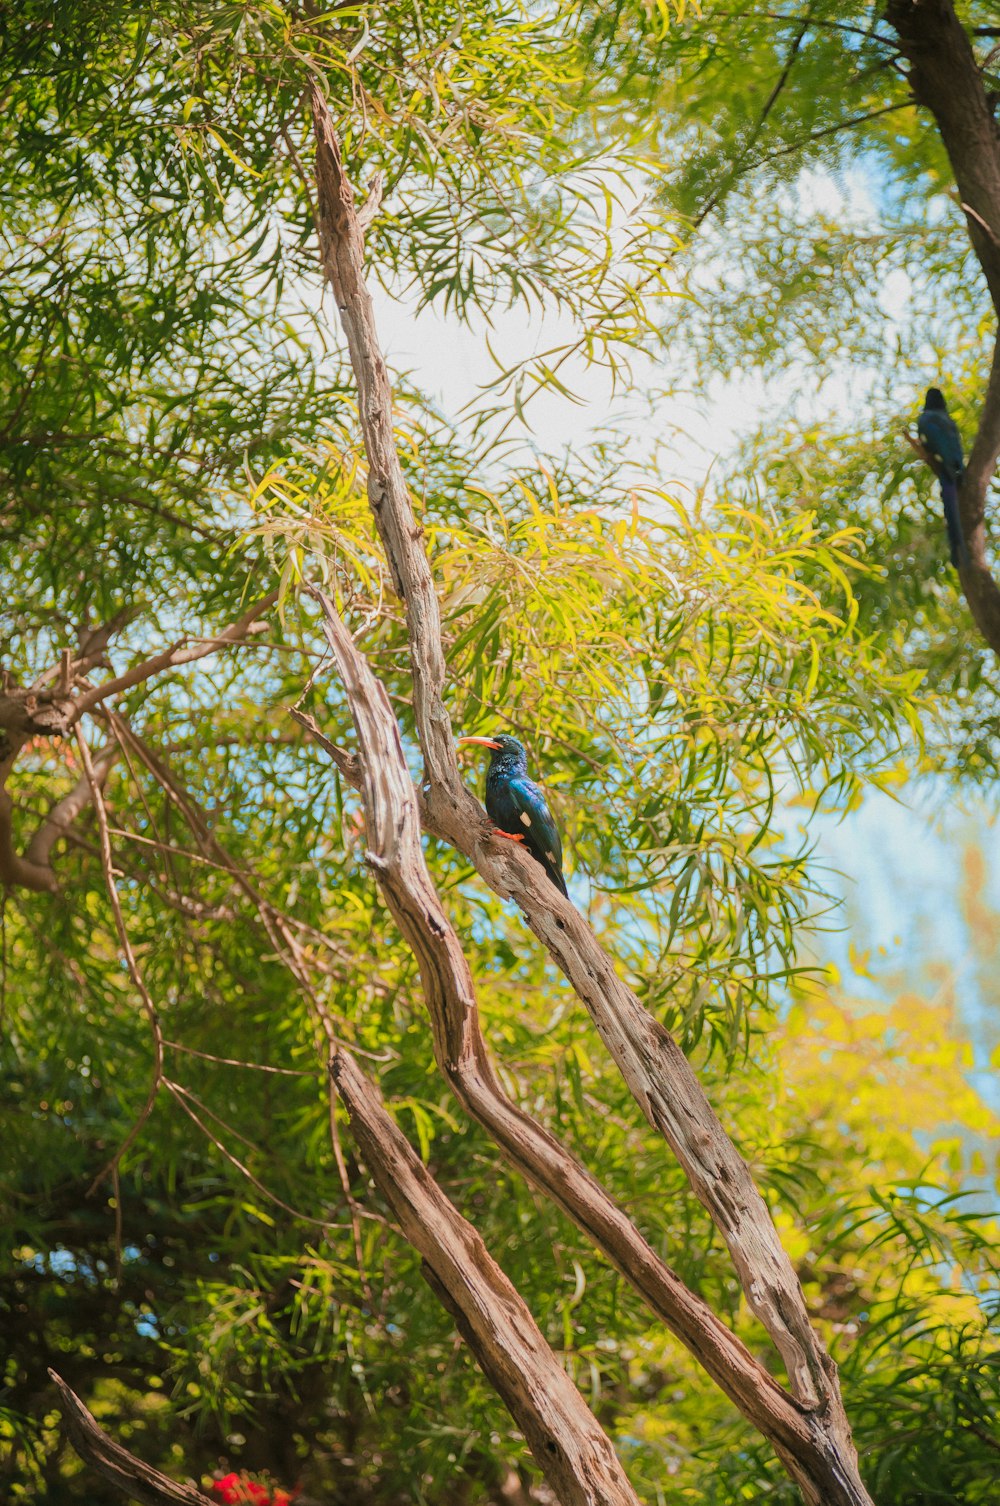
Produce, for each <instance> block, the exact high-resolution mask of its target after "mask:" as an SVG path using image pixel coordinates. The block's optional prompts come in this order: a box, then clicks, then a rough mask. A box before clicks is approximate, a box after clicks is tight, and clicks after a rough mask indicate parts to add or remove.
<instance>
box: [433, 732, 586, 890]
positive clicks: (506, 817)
mask: <svg viewBox="0 0 1000 1506" xmlns="http://www.w3.org/2000/svg"><path fill="white" fill-rule="evenodd" d="M458 741H459V744H460V745H461V744H463V743H478V744H479V745H480V746H481V747H483V748H490V749H492V755H493V756H492V757H491V759H490V766H489V768H488V769H487V771H486V814H487V815H488V816H489V818H490V820H491V821H493V822H494V823H495V824H496V831H495V833H494V835H496V836H498V837H509V838H510V839H511V841H512V842H523V843H524V845H525V847H526V848H527V849H528V851H529V852H530V853H531V856H532V857H533V858H535V859H536V860H537V861H538V862H539V863H541V865H542V867H543V868H544V869H545V872H546V873H547V874H548V876H549V878H550V879H551V880H552V882H553V883H554V884H555V886H556V888H557V889H558V890H560V892H561V893H563V894H566V897H567V899H568V898H569V895H568V894H567V891H566V881H565V879H564V878H563V875H562V842H561V841H560V840H559V833H558V831H557V830H556V823H555V822H554V821H553V819H552V812H551V811H550V810H549V808H548V806H547V805H546V803H545V796H544V795H543V794H542V792H541V790H540V789H539V788H538V785H537V784H536V783H535V781H534V780H533V779H529V778H528V755H527V753H526V752H525V751H524V744H523V743H519V742H518V740H517V738H516V737H508V736H507V735H506V733H501V734H500V735H499V736H497V737H460V738H459V739H458Z"/></svg>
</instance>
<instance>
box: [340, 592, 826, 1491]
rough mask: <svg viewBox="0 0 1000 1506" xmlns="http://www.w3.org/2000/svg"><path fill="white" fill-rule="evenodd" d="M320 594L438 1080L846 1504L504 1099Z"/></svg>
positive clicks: (698, 1306)
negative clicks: (413, 961) (415, 968)
mask: <svg viewBox="0 0 1000 1506" xmlns="http://www.w3.org/2000/svg"><path fill="white" fill-rule="evenodd" d="M315 594H316V596H317V597H318V599H319V601H320V603H321V605H322V608H323V612H324V617H325V620H326V622H325V625H326V632H327V638H328V641H329V643H330V646H331V648H332V650H333V654H334V658H335V660H336V662H337V666H338V669H339V671H340V674H341V678H342V680H343V683H344V686H345V689H346V692H347V699H348V704H349V705H350V708H351V714H352V717H353V719H354V724H355V729H356V731H357V734H358V740H359V743H360V746H361V748H362V750H363V754H362V757H361V759H360V760H359V759H355V760H354V770H355V771H356V778H357V784H358V787H359V788H360V789H361V790H362V793H363V795H364V806H365V813H366V823H367V829H368V841H369V848H370V850H369V853H368V861H369V863H370V864H371V866H372V867H373V869H374V871H375V873H376V874H377V876H378V882H379V886H380V888H381V889H382V892H383V894H384V895H385V898H386V903H387V904H388V907H389V909H390V911H391V912H392V915H393V917H394V919H395V920H396V922H397V924H398V925H399V928H400V930H401V932H402V933H403V935H404V937H405V938H406V940H407V941H408V943H409V944H410V946H411V947H412V949H413V952H414V955H415V956H416V958H417V962H418V965H419V968H420V977H421V983H422V985H423V992H424V999H425V1003H426V1005H427V1011H428V1014H429V1016H430V1020H431V1026H432V1032H433V1042H434V1052H435V1057H436V1059H437V1062H438V1066H439V1067H440V1069H441V1071H442V1073H443V1075H444V1076H445V1077H446V1078H447V1080H448V1082H449V1083H450V1084H451V1087H452V1089H453V1091H454V1093H455V1095H456V1097H457V1098H458V1100H459V1102H460V1103H461V1104H462V1105H463V1107H464V1108H465V1109H466V1110H467V1112H468V1113H469V1114H470V1115H471V1116H472V1118H474V1119H475V1120H477V1122H478V1123H479V1124H481V1125H482V1126H483V1127H484V1128H485V1129H486V1130H487V1131H488V1133H489V1134H490V1135H491V1136H492V1137H493V1139H494V1141H495V1142H496V1143H497V1144H498V1145H499V1146H500V1148H501V1150H502V1151H503V1153H504V1155H505V1157H506V1159H507V1160H508V1161H509V1162H510V1163H511V1164H512V1165H513V1166H514V1167H516V1168H517V1170H518V1171H520V1173H521V1174H522V1175H523V1176H525V1177H526V1178H527V1179H528V1180H529V1181H530V1182H532V1183H533V1184H534V1185H535V1186H537V1187H538V1188H540V1189H541V1190H542V1191H543V1192H544V1193H545V1194H546V1195H547V1196H548V1197H550V1198H551V1199H552V1201H553V1202H554V1203H555V1204H556V1205H557V1206H558V1207H559V1208H561V1209H562V1210H563V1212H564V1213H566V1214H567V1215H568V1216H569V1217H570V1218H571V1219H572V1220H573V1221H574V1223H575V1224H576V1225H577V1227H578V1228H580V1229H581V1230H582V1231H583V1233H584V1234H585V1235H586V1236H587V1237H588V1238H589V1239H591V1240H592V1242H593V1243H594V1244H595V1245H596V1246H597V1248H598V1249H599V1250H600V1251H601V1252H602V1253H603V1254H604V1255H605V1256H606V1257H607V1258H608V1259H609V1260H610V1261H611V1262H612V1264H613V1265H614V1266H615V1267H616V1268H617V1269H618V1270H619V1271H620V1272H621V1273H622V1275H623V1276H624V1277H625V1279H626V1280H627V1281H628V1282H629V1283H630V1284H631V1286H632V1287H633V1288H634V1289H635V1291H637V1292H638V1294H639V1295H640V1297H642V1299H643V1300H644V1301H645V1302H646V1304H647V1306H648V1307H649V1309H650V1311H651V1312H652V1313H653V1314H654V1315H655V1316H656V1317H657V1318H659V1319H661V1320H662V1321H663V1322H664V1323H665V1324H666V1325H667V1326H668V1327H669V1328H670V1330H671V1332H673V1333H674V1334H676V1335H677V1337H678V1338H679V1339H680V1340H681V1342H682V1343H683V1344H684V1345H685V1347H686V1348H687V1349H688V1350H689V1351H690V1353H691V1354H693V1355H694V1357H695V1359H696V1360H698V1361H699V1363H700V1364H701V1365H703V1367H704V1368H705V1370H706V1372H707V1373H708V1374H709V1375H710V1376H711V1377H712V1379H713V1380H714V1381H715V1382H716V1384H717V1385H718V1386H719V1387H720V1388H721V1390H722V1391H723V1392H724V1393H725V1394H726V1395H727V1396H728V1397H729V1398H730V1399H731V1400H732V1401H733V1402H734V1403H735V1405H736V1406H737V1407H738V1408H739V1409H740V1411H742V1412H743V1414H744V1416H746V1417H747V1418H749V1420H750V1421H751V1422H752V1423H753V1424H754V1426H756V1427H757V1428H759V1430H760V1431H761V1433H763V1435H764V1436H765V1437H766V1438H768V1439H769V1440H770V1442H771V1443H772V1445H773V1447H774V1448H775V1450H776V1452H777V1453H778V1454H779V1456H780V1457H781V1458H782V1460H783V1461H784V1463H785V1465H786V1467H787V1468H788V1470H789V1473H790V1474H791V1475H792V1476H793V1478H794V1479H796V1480H797V1481H798V1483H799V1485H800V1486H801V1488H802V1490H803V1493H804V1495H805V1498H806V1500H807V1501H809V1502H815V1503H817V1506H822V1503H827V1502H830V1503H833V1502H835V1501H838V1500H840V1499H841V1497H836V1496H834V1495H831V1494H828V1493H826V1491H825V1480H824V1472H823V1469H822V1468H821V1467H820V1468H818V1467H817V1466H818V1457H819V1453H818V1449H817V1442H818V1440H817V1438H816V1436H815V1434H814V1432H813V1429H812V1420H811V1419H810V1418H808V1417H807V1416H804V1415H803V1413H802V1411H801V1410H800V1409H799V1408H798V1407H797V1406H796V1405H795V1403H794V1402H793V1401H792V1400H791V1398H790V1397H789V1396H788V1395H787V1394H786V1393H785V1392H784V1391H783V1390H782V1388H781V1387H780V1386H779V1385H778V1383H777V1382H776V1381H775V1380H774V1378H773V1377H772V1376H771V1375H769V1374H768V1372H767V1371H766V1370H765V1368H764V1367H763V1365H761V1364H760V1363H759V1361H758V1360H756V1359H755V1358H754V1356H753V1355H752V1354H751V1353H750V1352H749V1350H747V1349H746V1347H745V1346H744V1345H743V1344H742V1343H741V1341H740V1340H739V1339H738V1338H737V1337H736V1336H735V1334H733V1333H731V1332H730V1330H729V1329H728V1328H727V1327H726V1326H725V1324H724V1323H722V1322H721V1321H720V1320H719V1318H717V1317H716V1315H715V1313H713V1311H712V1309H711V1308H710V1307H709V1306H708V1304H707V1303H705V1302H703V1301H702V1300H701V1298H699V1297H697V1296H695V1294H694V1293H693V1292H691V1291H689V1290H688V1288H687V1287H686V1286H685V1285H684V1283H683V1281H682V1280H681V1279H680V1277H679V1276H677V1275H676V1273H675V1272H674V1271H672V1270H671V1269H670V1267H669V1266H668V1265H666V1263H665V1262H664V1261H663V1260H661V1259H660V1257H659V1256H658V1255H657V1254H656V1253H655V1251H654V1250H653V1249H652V1247H651V1246H650V1245H649V1244H648V1243H647V1241H646V1240H645V1239H644V1238H643V1237H642V1235H641V1234H640V1233H639V1231H638V1230H637V1229H636V1227H635V1225H634V1224H633V1223H632V1222H631V1220H630V1219H629V1218H628V1216H627V1214H626V1213H625V1212H624V1210H623V1209H622V1208H621V1207H620V1206H619V1205H618V1204H617V1203H616V1202H615V1201H614V1199H613V1198H611V1197H610V1195H609V1194H608V1193H607V1191H606V1190H605V1189H604V1187H602V1186H601V1184H600V1183H599V1182H598V1181H597V1179H596V1178H595V1177H593V1176H592V1175H591V1174H590V1172H589V1171H587V1170H586V1168H585V1167H584V1166H582V1165H581V1164H580V1162H579V1161H577V1160H576V1158H575V1157H574V1156H572V1155H571V1154H570V1152H569V1151H567V1150H566V1148H565V1146H563V1145H562V1144H561V1143H560V1142H559V1141H558V1140H557V1139H556V1138H555V1136H553V1135H551V1134H550V1133H549V1132H548V1131H547V1130H545V1129H543V1128H542V1127H541V1126H540V1125H539V1124H537V1123H536V1121H535V1120H534V1119H533V1118H532V1117H531V1116H530V1115H529V1114H526V1113H525V1112H524V1111H523V1110H522V1109H520V1108H519V1107H518V1105H517V1104H516V1103H514V1102H513V1101H512V1100H511V1099H510V1098H509V1097H508V1096H507V1095H506V1094H505V1093H504V1092H503V1090H502V1088H501V1086H500V1084H499V1081H498V1079H497V1076H496V1073H495V1071H494V1067H493V1062H492V1059H491V1057H490V1055H489V1051H488V1049H487V1046H486V1042H485V1040H484V1038H483V1034H482V1029H481V1025H480V1019H479V1007H478V1003H477V1000H476V993H475V985H474V982H473V978H472V973H471V971H470V968H469V964H468V962H467V960H466V957H465V955H464V953H463V950H462V946H461V942H460V941H459V938H458V936H457V935H456V933H455V930H454V928H453V926H452V925H451V922H450V921H449V919H448V917H447V915H446V914H445V912H444V911H443V909H442V907H441V904H440V900H439V897H438V895H437V893H436V891H435V889H434V885H433V881H432V879H431V876H430V873H429V872H428V870H427V866H426V863H425V860H424V857H423V852H422V849H421V844H420V817H419V814H418V796H417V792H416V790H415V789H414V787H413V784H412V782H411V779H410V775H409V771H408V769H407V765H406V760H405V757H404V754H403V749H402V745H401V743H400V740H399V731H398V726H397V722H396V718H395V715H394V713H393V710H392V707H391V705H390V703H389V699H388V696H387V695H386V692H385V689H384V687H383V686H382V685H381V683H380V682H379V681H378V680H377V679H376V678H375V676H374V675H373V674H372V671H371V669H370V667H369V666H368V664H367V663H366V661H365V660H364V658H363V657H362V656H361V654H360V653H359V652H358V649H357V647H356V645H355V644H354V641H353V639H352V638H351V636H350V634H349V633H348V631H347V629H346V628H345V626H344V624H343V623H342V622H341V620H340V618H339V616H338V615H337V612H336V609H335V608H334V606H333V603H332V602H331V601H330V600H329V599H328V598H327V597H325V596H324V595H323V594H322V593H320V592H316V593H315ZM340 751H342V750H340ZM425 824H426V823H425ZM843 1499H850V1498H849V1497H844V1498H843Z"/></svg>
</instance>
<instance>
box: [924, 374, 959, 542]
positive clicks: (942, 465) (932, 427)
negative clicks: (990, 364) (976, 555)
mask: <svg viewBox="0 0 1000 1506" xmlns="http://www.w3.org/2000/svg"><path fill="white" fill-rule="evenodd" d="M917 433H918V434H919V436H920V441H921V443H922V444H923V446H924V449H925V450H926V451H927V453H928V455H929V457H930V463H931V469H932V470H933V472H934V474H935V476H936V477H937V478H938V484H939V485H940V487H941V501H942V503H943V505H944V520H945V523H946V524H947V527H948V546H949V548H950V550H951V562H952V564H953V565H954V566H955V568H956V569H958V568H959V567H961V568H962V569H965V567H966V566H967V565H968V563H969V553H968V550H967V549H966V547H965V539H964V537H963V535H962V521H961V518H960V517H959V514H958V488H959V486H960V485H961V482H962V477H963V476H964V475H965V459H964V456H963V455H962V436H961V435H960V434H959V432H958V425H957V424H956V422H955V420H954V419H953V418H952V417H951V416H950V414H949V412H948V405H947V403H946V402H945V400H944V394H943V393H942V392H941V389H940V388H939V387H928V389H927V396H926V397H925V398H924V411H923V413H921V415H920V417H919V418H918V419H917Z"/></svg>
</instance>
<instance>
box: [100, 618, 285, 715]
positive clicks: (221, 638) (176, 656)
mask: <svg viewBox="0 0 1000 1506" xmlns="http://www.w3.org/2000/svg"><path fill="white" fill-rule="evenodd" d="M277 599H278V591H277V589H275V590H273V591H268V593H267V595H266V596H262V597H261V599H260V601H258V602H255V603H254V605H253V606H252V607H251V608H250V610H249V611H248V612H244V614H243V616H242V617H240V618H239V620H238V621H236V622H234V623H232V624H231V626H230V627H227V628H223V630H222V632H221V633H219V634H218V635H217V636H216V637H214V638H198V639H195V640H194V641H192V640H191V639H190V638H181V639H180V640H179V641H178V642H177V643H174V644H172V645H171V647H170V648H167V649H164V650H163V652H162V653H159V654H154V656H153V658H152V659H147V660H145V662H144V663H142V664H135V665H133V666H132V668H131V669H127V670H126V671H125V673H124V674H120V675H116V676H115V678H114V679H113V680H106V681H105V682H104V684H103V685H95V686H94V687H93V689H91V690H87V691H85V692H84V694H83V695H81V696H79V697H78V699H77V701H76V711H75V714H74V717H73V720H74V721H77V720H78V719H79V718H80V717H81V716H82V715H83V713H84V712H85V711H89V710H90V709H91V707H93V706H98V705H100V703H101V702H102V701H106V700H108V699H109V698H110V697H111V696H115V695H120V694H121V693H122V691H123V690H131V689H132V687H133V685H140V684H141V683H142V681H143V680H148V679H150V678H151V677H152V676H153V675H158V674H159V673H160V672H161V670H164V669H175V668H176V667H177V665H179V664H191V663H193V662H194V661H195V660H196V659H204V658H205V657H206V656H207V655H208V654H214V653H217V652H218V650H219V649H220V648H227V647H229V646H230V645H232V644H234V643H241V642H242V641H243V639H244V638H245V637H246V636H247V634H248V633H249V632H250V631H251V630H252V628H253V626H254V624H255V623H256V622H258V621H259V619H260V618H261V617H263V615H264V613H265V612H266V611H267V610H268V608H269V607H271V606H273V605H274V603H275V602H276V601H277Z"/></svg>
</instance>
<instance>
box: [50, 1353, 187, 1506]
mask: <svg viewBox="0 0 1000 1506" xmlns="http://www.w3.org/2000/svg"><path fill="white" fill-rule="evenodd" d="M49 1376H50V1377H51V1379H52V1382H53V1384H54V1385H55V1387H56V1390H57V1391H58V1392H59V1399H60V1402H61V1403H62V1419H63V1426H64V1428H65V1429H66V1436H67V1437H68V1438H69V1441H70V1443H71V1444H72V1445H73V1448H74V1449H75V1450H76V1452H77V1453H78V1454H79V1456H80V1458H81V1459H82V1460H83V1462H84V1464H88V1465H89V1466H90V1468H91V1469H92V1470H94V1471H96V1473H97V1474H99V1475H103V1477H104V1479H105V1480H109V1481H110V1482H111V1484H112V1485H113V1486H114V1487H115V1489H116V1490H120V1491H121V1492H122V1494H123V1495H126V1496H128V1498H129V1499H130V1500H132V1501H141V1502H142V1503H143V1506H212V1502H211V1501H210V1500H209V1498H208V1496H203V1495H202V1493H201V1491H200V1490H195V1488H194V1486H193V1485H178V1483H177V1481H176V1480H171V1479H170V1478H169V1477H168V1476H167V1475H163V1474H161V1473H160V1471H159V1470H158V1469H153V1467H152V1465H149V1464H146V1463H144V1462H143V1460H142V1459H137V1458H136V1456H135V1454H130V1453H129V1451H128V1449H125V1448H122V1446H121V1444H120V1443H115V1442H114V1440H113V1439H111V1438H109V1437H108V1435H107V1433H105V1431H104V1429H103V1428H101V1427H100V1426H99V1425H98V1423H97V1422H96V1421H95V1419H94V1417H93V1416H92V1415H91V1413H90V1412H88V1410H87V1408H86V1407H85V1406H84V1404H83V1402H82V1401H81V1400H80V1398H79V1397H78V1396H77V1394H76V1392H75V1391H71V1390H70V1388H69V1386H67V1384H66V1382H65V1381H64V1380H63V1378H62V1376H61V1375H57V1374H56V1372H55V1371H54V1370H50V1371H49Z"/></svg>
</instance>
